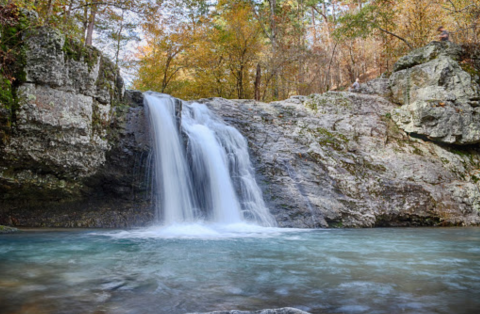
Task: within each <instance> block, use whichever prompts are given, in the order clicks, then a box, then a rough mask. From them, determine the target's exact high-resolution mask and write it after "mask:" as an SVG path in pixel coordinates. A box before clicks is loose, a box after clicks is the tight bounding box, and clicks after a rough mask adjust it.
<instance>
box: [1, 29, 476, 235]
mask: <svg viewBox="0 0 480 314" xmlns="http://www.w3.org/2000/svg"><path fill="white" fill-rule="evenodd" d="M21 43H22V51H24V54H23V57H22V59H21V60H22V63H21V64H20V66H19V67H18V68H19V73H22V75H21V76H19V77H21V79H19V80H18V81H16V82H15V84H12V86H10V85H8V84H7V87H8V88H10V94H11V96H12V97H10V96H9V95H10V94H8V93H7V94H8V95H7V96H9V97H7V96H5V95H6V94H5V93H3V94H2V95H0V96H1V97H0V99H1V103H0V139H1V142H0V224H6V225H15V226H31V227H40V226H42V227H43V226H49V227H125V226H141V225H146V224H148V223H149V222H151V221H152V220H153V213H152V210H151V200H150V193H149V189H150V184H149V181H150V180H151V179H150V178H149V175H148V168H149V160H150V158H149V156H150V155H151V153H150V146H149V138H148V136H147V134H148V130H147V125H146V124H145V121H146V120H145V111H144V108H143V97H142V95H141V93H139V92H134V91H127V92H126V93H124V92H123V83H122V80H121V77H120V75H119V73H118V70H117V69H116V68H115V66H114V65H113V64H112V63H111V62H110V61H109V60H108V59H107V58H105V57H104V56H103V55H102V54H101V53H100V52H99V51H98V50H97V49H95V48H92V47H88V48H85V47H83V46H82V45H80V44H78V43H76V42H74V41H72V40H69V39H67V38H65V36H63V35H62V34H60V33H58V32H56V31H54V30H52V29H49V28H42V27H40V28H31V29H29V30H28V31H27V30H25V31H24V32H23V34H22V38H21ZM463 53H464V52H463V50H462V49H461V48H459V47H457V46H455V45H451V44H448V43H447V44H442V43H432V44H430V45H428V46H427V47H425V48H422V49H420V50H416V51H414V52H412V54H410V55H409V56H406V57H405V58H402V59H401V60H400V61H399V62H398V63H397V64H396V66H395V71H394V73H393V74H392V75H391V77H390V78H381V79H377V80H374V81H371V82H368V83H367V84H362V85H361V88H360V90H359V93H350V92H329V93H325V94H323V95H311V96H296V97H292V98H290V99H287V100H285V101H279V102H273V103H270V104H266V103H261V102H256V101H252V100H226V99H220V98H212V99H203V100H201V101H200V102H203V103H206V104H207V105H208V106H209V107H210V108H211V109H212V110H214V111H215V112H216V113H217V114H218V115H219V116H221V117H223V119H224V120H225V121H226V122H228V123H229V124H231V125H233V126H235V127H237V128H238V129H239V130H240V131H241V132H242V133H243V134H244V135H245V136H246V138H247V139H248V141H249V144H250V149H251V155H252V158H253V160H254V166H255V170H256V173H257V175H258V180H259V183H260V184H261V186H262V188H263V191H264V196H265V199H266V201H267V203H268V205H269V207H270V209H271V212H272V214H274V215H275V217H276V219H277V221H278V224H279V225H280V226H282V227H300V228H316V227H373V226H433V225H478V224H479V223H480V216H479V212H480V190H479V184H480V170H479V169H480V168H479V167H480V150H479V148H478V145H476V143H478V142H480V135H479V134H480V132H478V134H477V130H479V129H480V119H478V114H477V110H478V108H480V107H477V105H478V102H479V101H480V98H478V93H479V87H478V83H477V81H478V79H479V78H478V76H477V74H476V71H475V68H476V67H472V66H471V65H470V63H468V62H467V63H465V62H464V61H465V60H466V59H465V57H464V56H463ZM2 80H3V78H2ZM2 82H3V83H2V84H4V85H5V84H6V83H5V81H4V80H3V81H2ZM7 91H8V90H7ZM477 120H478V121H477Z"/></svg>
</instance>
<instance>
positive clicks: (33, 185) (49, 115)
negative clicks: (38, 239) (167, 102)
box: [0, 27, 152, 227]
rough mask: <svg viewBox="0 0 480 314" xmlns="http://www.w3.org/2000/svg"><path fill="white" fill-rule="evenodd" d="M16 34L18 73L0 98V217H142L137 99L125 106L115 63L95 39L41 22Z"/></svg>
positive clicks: (14, 220) (143, 140) (135, 220)
mask: <svg viewBox="0 0 480 314" xmlns="http://www.w3.org/2000/svg"><path fill="white" fill-rule="evenodd" d="M21 37H22V38H21V41H20V44H21V46H20V48H18V47H17V49H19V50H21V51H22V58H21V61H22V62H21V64H20V65H17V67H21V69H20V71H19V72H21V73H22V75H21V76H18V79H17V80H16V82H15V84H12V86H11V90H10V91H9V92H10V93H11V94H12V95H14V96H15V97H12V98H11V101H10V102H8V101H2V103H1V104H0V124H1V128H0V135H1V136H0V138H1V139H2V141H1V142H0V223H4V224H9V225H17V226H56V227H120V226H130V225H141V224H145V223H148V222H150V221H151V220H152V214H151V212H150V210H148V208H149V200H148V197H149V196H148V194H149V193H147V192H148V191H147V188H148V187H147V186H146V184H145V182H146V181H145V180H144V179H145V173H146V171H145V168H146V163H147V157H148V154H149V146H148V145H149V144H148V138H147V136H146V127H145V125H144V111H143V108H142V107H141V106H142V103H140V104H133V105H126V102H125V101H124V91H123V81H122V79H121V77H120V75H119V72H118V69H116V67H115V65H114V64H113V63H112V62H111V61H109V60H108V59H107V58H106V57H104V56H103V55H102V53H101V52H100V51H99V50H97V49H96V48H93V47H83V45H81V44H80V43H77V42H75V41H73V40H70V39H68V38H66V37H65V36H64V35H62V34H61V33H59V32H58V31H56V30H53V29H51V28H47V27H28V28H27V27H26V28H25V30H24V31H23V32H21ZM2 80H4V79H3V78H2ZM2 100H3V99H2Z"/></svg>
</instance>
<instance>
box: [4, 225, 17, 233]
mask: <svg viewBox="0 0 480 314" xmlns="http://www.w3.org/2000/svg"><path fill="white" fill-rule="evenodd" d="M18 231H19V230H18V229H17V228H14V227H9V226H3V225H0V234H1V233H14V232H18Z"/></svg>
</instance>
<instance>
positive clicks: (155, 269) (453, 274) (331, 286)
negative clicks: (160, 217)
mask: <svg viewBox="0 0 480 314" xmlns="http://www.w3.org/2000/svg"><path fill="white" fill-rule="evenodd" d="M196 226H197V227H198V228H200V229H201V226H200V225H199V224H196ZM172 228H175V226H172ZM219 228H220V227H219ZM223 228H226V229H224V230H220V231H219V232H218V233H214V232H209V233H206V232H205V230H197V232H194V231H193V230H191V234H183V235H181V236H179V234H178V233H177V231H176V230H174V229H170V230H166V229H165V228H164V229H163V231H159V230H151V232H150V233H148V232H145V231H143V230H132V231H69V232H27V233H24V234H10V235H0V256H1V258H0V305H1V306H0V313H2V314H4V313H5V314H13V313H68V314H77V313H109V314H126V313H129V314H133V313H138V314H149V313H155V314H163V313H172V314H176V313H178V314H180V313H188V312H194V311H213V310H226V309H229V310H230V309H240V310H258V309H263V308H277V307H283V306H293V307H297V308H300V309H304V310H307V311H309V312H311V313H377V314H380V313H385V314H391V313H412V314H413V313H415V314H418V313H442V314H443V313H445V314H447V313H448V314H451V313H457V314H466V313H472V314H474V313H478V309H479V308H480V298H479V297H478V296H479V295H480V228H430V229H428V228H419V229H415V228H399V229H357V230H355V229H351V230H310V231H300V230H281V229H277V228H259V227H257V229H255V228H254V227H251V228H250V229H244V230H243V231H239V229H238V228H233V229H230V230H228V228H227V227H225V225H223ZM208 230H212V228H208ZM183 231H184V230H183Z"/></svg>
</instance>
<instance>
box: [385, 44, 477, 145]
mask: <svg viewBox="0 0 480 314" xmlns="http://www.w3.org/2000/svg"><path fill="white" fill-rule="evenodd" d="M463 54H464V52H463V50H462V49H461V48H460V47H459V46H457V45H455V44H453V43H450V42H432V43H431V44H429V45H427V46H425V47H422V48H419V49H417V50H414V51H413V52H411V53H410V54H408V55H407V56H405V57H403V58H401V59H400V60H399V61H398V62H397V63H396V64H395V68H394V72H393V74H392V75H391V77H390V87H391V97H392V101H393V102H395V103H397V104H400V105H402V107H400V108H398V109H396V110H394V111H393V113H392V117H393V119H394V120H395V122H396V123H397V124H398V126H399V127H400V128H401V129H403V130H404V131H406V132H407V133H410V134H416V135H420V136H424V137H426V138H427V139H430V140H434V141H436V142H440V143H446V144H459V145H466V144H476V143H479V142H480V86H479V85H478V83H479V80H480V76H479V74H480V73H478V71H477V70H475V67H474V66H472V64H471V63H472V62H473V61H472V60H471V59H469V58H466V57H464V56H463Z"/></svg>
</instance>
